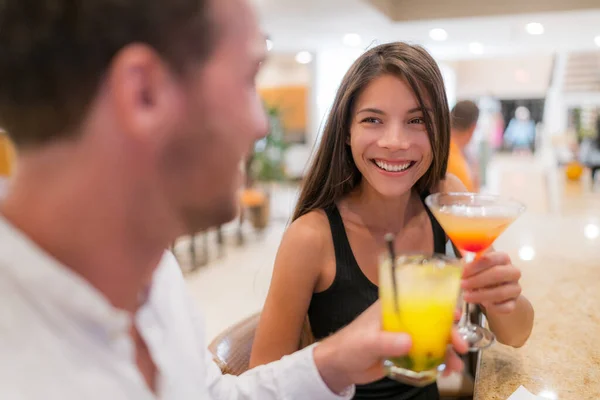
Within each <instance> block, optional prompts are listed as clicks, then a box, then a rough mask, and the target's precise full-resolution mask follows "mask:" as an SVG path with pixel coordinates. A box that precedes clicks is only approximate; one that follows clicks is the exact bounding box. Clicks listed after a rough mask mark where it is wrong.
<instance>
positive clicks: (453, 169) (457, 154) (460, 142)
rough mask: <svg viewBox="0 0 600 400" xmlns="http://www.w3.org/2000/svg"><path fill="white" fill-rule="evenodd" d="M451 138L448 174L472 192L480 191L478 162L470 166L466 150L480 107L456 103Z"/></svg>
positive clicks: (452, 115) (467, 103)
mask: <svg viewBox="0 0 600 400" xmlns="http://www.w3.org/2000/svg"><path fill="white" fill-rule="evenodd" d="M450 118H451V138H450V156H449V157H448V173H449V174H453V175H455V176H456V177H458V179H460V180H461V182H462V183H463V184H464V185H465V187H466V188H467V190H469V191H470V192H476V191H478V190H479V174H478V173H477V168H476V165H473V164H476V160H473V161H472V163H471V164H472V165H469V162H468V161H467V157H466V155H465V150H466V148H467V146H468V145H469V142H470V141H471V138H472V137H473V133H474V132H475V128H476V127H477V120H478V119H479V107H477V104H475V103H474V102H472V101H470V100H463V101H459V102H458V103H456V105H455V106H454V108H453V109H452V113H451V116H450Z"/></svg>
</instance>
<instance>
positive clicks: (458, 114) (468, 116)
mask: <svg viewBox="0 0 600 400" xmlns="http://www.w3.org/2000/svg"><path fill="white" fill-rule="evenodd" d="M450 119H451V121H452V129H456V130H458V131H466V130H468V129H471V128H472V127H473V126H474V125H475V124H477V120H478V119H479V107H477V104H475V103H474V102H472V101H470V100H463V101H459V102H458V103H456V105H455V106H454V108H453V109H452V112H451V113H450Z"/></svg>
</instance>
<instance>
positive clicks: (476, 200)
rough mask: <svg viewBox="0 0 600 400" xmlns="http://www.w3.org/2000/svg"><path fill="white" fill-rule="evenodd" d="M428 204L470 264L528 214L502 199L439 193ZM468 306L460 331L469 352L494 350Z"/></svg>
mask: <svg viewBox="0 0 600 400" xmlns="http://www.w3.org/2000/svg"><path fill="white" fill-rule="evenodd" d="M425 204H426V205H427V207H429V209H430V210H431V212H432V213H433V215H434V216H435V218H436V219H437V220H438V222H439V223H440V225H441V226H442V228H444V231H446V234H447V235H448V237H449V238H450V240H451V241H452V243H454V246H456V248H457V249H458V250H459V251H460V252H461V254H462V255H463V259H464V261H465V262H467V263H470V262H472V261H473V260H475V259H477V258H478V257H480V256H481V255H482V254H483V253H485V251H486V250H487V249H489V248H490V247H491V245H492V243H494V241H495V240H496V238H498V236H500V234H501V233H502V232H504V230H505V229H506V228H507V227H508V226H509V225H510V224H511V223H513V222H514V221H515V220H516V219H517V218H518V217H519V215H521V214H522V213H523V211H525V206H523V204H521V203H519V202H517V201H515V200H512V199H509V198H505V197H500V196H494V195H486V194H479V193H436V194H432V195H430V196H428V197H427V198H426V199H425ZM470 315H471V305H470V304H469V303H466V306H465V307H464V312H463V314H462V317H461V319H460V322H459V324H458V331H459V333H460V334H461V336H462V337H463V338H464V339H465V341H466V342H467V343H468V344H469V350H470V351H478V350H481V349H485V348H487V347H489V346H491V345H492V344H493V343H494V341H495V340H496V338H495V336H494V334H493V333H492V332H490V331H489V330H488V329H485V328H483V327H481V326H479V325H476V324H473V323H472V322H471V319H470Z"/></svg>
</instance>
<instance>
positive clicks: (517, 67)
mask: <svg viewBox="0 0 600 400" xmlns="http://www.w3.org/2000/svg"><path fill="white" fill-rule="evenodd" d="M552 60H553V57H552V56H550V55H548V56H531V57H519V58H490V59H474V60H463V61H456V62H453V63H451V64H452V65H451V66H452V67H453V68H454V70H455V72H456V80H457V82H456V83H457V87H456V96H457V98H459V99H462V98H475V97H479V96H488V95H491V96H494V97H498V98H501V99H502V98H504V99H515V98H541V97H545V95H546V92H547V91H548V87H549V85H550V77H551V72H552Z"/></svg>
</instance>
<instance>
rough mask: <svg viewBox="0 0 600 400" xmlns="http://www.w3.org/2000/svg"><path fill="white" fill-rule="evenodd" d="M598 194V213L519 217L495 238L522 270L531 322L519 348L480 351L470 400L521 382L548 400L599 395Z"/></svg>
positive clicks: (492, 396)
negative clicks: (530, 257)
mask: <svg viewBox="0 0 600 400" xmlns="http://www.w3.org/2000/svg"><path fill="white" fill-rule="evenodd" d="M596 196H597V197H596ZM596 196H595V197H594V201H595V202H597V204H598V206H596V208H597V209H598V213H591V214H589V215H578V213H577V212H575V211H576V210H577V207H576V206H574V207H573V209H572V211H573V212H572V213H569V212H566V213H565V212H561V213H560V214H552V213H549V214H545V215H544V214H534V215H529V216H524V217H523V218H522V219H521V220H519V221H517V222H515V224H514V226H513V227H511V228H509V231H507V232H506V233H505V235H503V236H502V237H501V238H500V239H499V240H498V241H497V245H496V248H498V249H502V250H504V251H507V252H508V253H509V254H510V255H511V257H512V259H513V263H514V264H515V265H519V266H520V267H521V269H522V272H523V277H522V281H521V284H522V286H523V294H524V295H525V296H526V297H527V298H528V299H529V300H530V301H531V302H532V304H533V306H534V309H535V323H534V329H533V332H532V335H531V337H530V338H529V340H528V342H527V344H526V345H525V346H523V347H522V348H520V349H513V348H509V347H506V346H503V345H501V344H495V345H494V346H493V347H491V348H490V349H488V350H485V351H484V352H483V354H482V357H481V365H480V369H479V373H478V377H477V380H476V384H475V396H474V399H475V400H496V399H497V400H506V399H507V398H508V397H509V396H510V395H511V394H512V393H513V392H514V391H515V390H516V389H517V388H518V387H519V386H520V385H523V386H524V387H525V388H526V389H528V390H529V391H530V392H532V393H533V394H536V395H538V396H541V397H543V398H548V399H561V400H562V399H565V400H598V399H600V237H599V236H600V229H599V228H598V226H600V225H598V224H599V223H600V194H598V195H596ZM563 211H564V210H563ZM594 214H595V215H594ZM523 246H529V247H530V248H532V249H534V250H535V253H536V254H535V256H534V259H533V260H530V261H524V260H520V259H519V258H520V257H519V255H520V254H521V257H522V255H523V252H522V249H523ZM520 251H521V252H520ZM530 253H531V252H530ZM530 255H531V254H530ZM525 258H528V257H525Z"/></svg>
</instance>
